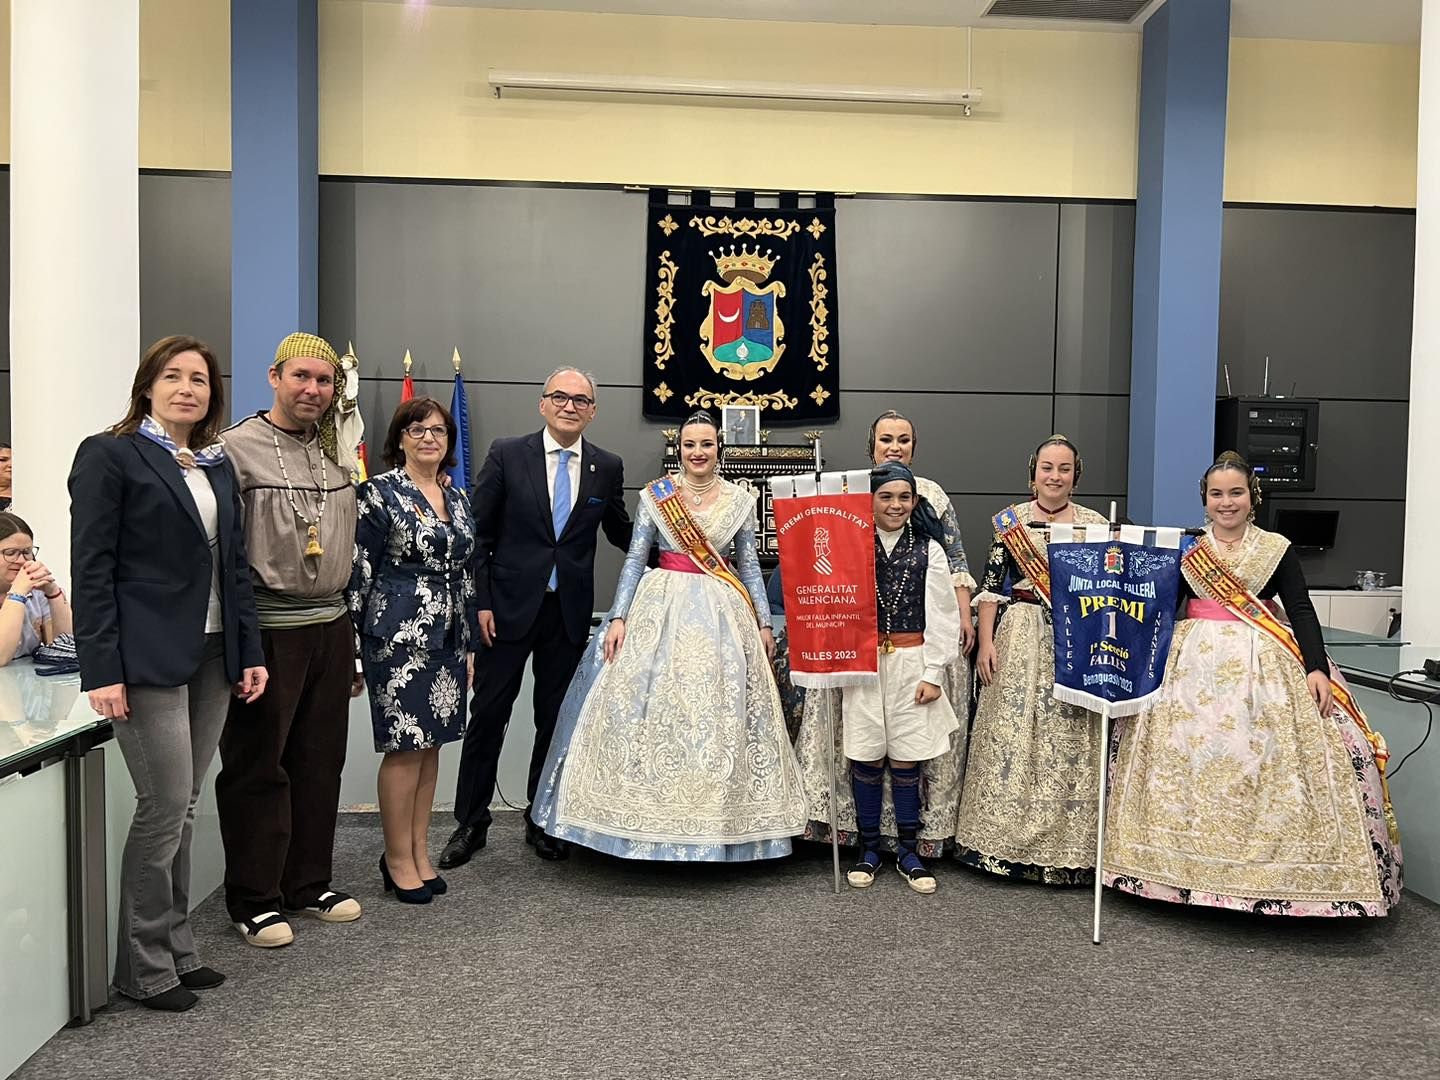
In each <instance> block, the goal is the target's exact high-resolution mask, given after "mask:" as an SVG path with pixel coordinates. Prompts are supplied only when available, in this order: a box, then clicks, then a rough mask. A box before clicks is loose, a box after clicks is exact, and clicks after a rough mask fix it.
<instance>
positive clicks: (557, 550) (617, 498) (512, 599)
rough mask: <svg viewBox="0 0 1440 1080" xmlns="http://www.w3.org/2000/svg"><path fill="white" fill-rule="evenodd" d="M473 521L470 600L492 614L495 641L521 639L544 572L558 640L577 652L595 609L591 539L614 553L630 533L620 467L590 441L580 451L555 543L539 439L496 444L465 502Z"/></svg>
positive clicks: (542, 589)
mask: <svg viewBox="0 0 1440 1080" xmlns="http://www.w3.org/2000/svg"><path fill="white" fill-rule="evenodd" d="M470 508H471V512H472V514H473V516H474V518H475V593H476V603H477V606H478V607H479V609H480V610H481V611H484V610H487V609H488V610H490V611H493V612H494V613H495V633H496V634H497V635H498V636H499V637H502V638H508V639H512V640H513V639H515V638H519V637H523V636H524V635H525V634H526V632H528V631H529V629H530V627H531V626H532V625H533V624H534V622H535V616H536V615H537V614H539V612H540V602H541V601H542V600H543V599H544V598H545V586H546V583H547V582H548V581H549V580H550V570H551V568H552V567H553V568H555V570H556V582H557V589H556V591H557V592H558V593H559V595H560V611H561V614H562V616H563V617H564V620H565V632H566V634H567V635H568V636H569V638H570V640H571V641H573V642H574V643H576V644H577V645H578V644H583V643H584V641H585V637H586V635H587V634H589V632H590V613H591V611H592V610H594V607H595V534H596V530H597V529H599V528H603V529H604V530H605V538H606V539H607V540H609V541H610V543H612V544H614V545H615V546H616V547H618V548H619V549H620V550H621V551H624V550H626V549H627V548H629V546H630V533H631V532H632V531H633V529H634V525H633V523H632V522H631V521H630V515H629V514H628V513H626V511H625V465H624V463H623V462H622V461H621V460H620V458H619V457H617V456H616V455H615V454H612V453H610V452H609V451H608V450H601V449H600V448H599V447H598V446H596V445H595V444H594V443H592V442H591V441H590V440H589V439H586V440H584V442H583V443H582V444H581V454H580V491H579V493H578V494H577V496H576V498H575V508H574V509H573V510H571V511H570V518H569V520H568V521H566V522H565V529H564V532H563V533H562V534H561V535H560V536H559V537H556V535H555V527H554V524H553V518H552V515H551V511H550V488H549V484H548V483H547V482H546V479H545V441H544V436H543V433H542V432H538V431H537V432H535V433H534V434H533V435H520V436H516V437H514V438H508V439H496V440H495V441H494V442H493V443H491V444H490V452H489V453H488V454H486V455H485V464H484V465H482V466H480V474H479V475H478V476H477V477H476V478H475V490H474V492H473V493H472V494H471V496H470Z"/></svg>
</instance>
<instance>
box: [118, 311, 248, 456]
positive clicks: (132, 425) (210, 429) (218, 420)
mask: <svg viewBox="0 0 1440 1080" xmlns="http://www.w3.org/2000/svg"><path fill="white" fill-rule="evenodd" d="M183 352H197V353H199V354H200V356H201V357H202V358H203V359H204V361H205V370H206V374H207V376H208V377H209V379H210V407H209V408H208V409H206V410H205V415H204V416H203V417H201V418H200V421H199V422H198V423H197V424H196V425H195V427H194V428H193V429H191V431H190V439H189V443H190V449H192V450H201V449H203V448H204V447H207V446H209V445H210V444H211V443H213V442H214V441H215V438H216V436H217V435H219V434H220V425H221V424H222V423H224V417H225V380H224V379H223V378H222V377H221V375H220V362H219V361H218V360H216V359H215V353H214V352H213V351H212V350H211V348H210V346H209V345H206V344H205V342H203V341H201V340H200V339H199V338H196V337H190V336H189V335H188V334H171V335H170V336H169V337H163V338H161V339H160V340H159V341H157V342H155V344H154V345H151V346H150V347H149V348H148V349H146V350H145V355H144V356H142V357H141V358H140V366H139V367H138V368H136V369H135V381H134V382H133V383H131V384H130V409H129V411H128V412H126V414H125V419H123V420H121V421H120V422H119V423H118V424H116V425H115V426H114V427H112V428H111V429H110V434H111V435H130V434H132V433H134V432H136V431H139V430H140V421H142V420H144V419H145V417H147V416H149V415H150V406H151V402H150V387H152V386H154V385H155V380H156V379H158V378H160V375H161V373H162V372H163V371H164V370H165V367H166V365H168V364H169V363H170V361H171V360H174V359H175V357H177V356H179V355H180V354H181V353H183Z"/></svg>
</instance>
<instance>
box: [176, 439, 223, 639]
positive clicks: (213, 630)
mask: <svg viewBox="0 0 1440 1080" xmlns="http://www.w3.org/2000/svg"><path fill="white" fill-rule="evenodd" d="M185 486H186V487H188V488H189V489H190V495H191V497H192V498H193V499H194V500H195V509H197V510H199V511H200V523H201V524H202V525H204V526H205V539H206V540H208V541H209V542H210V603H209V605H208V606H207V607H206V609H205V633H207V634H218V633H220V632H221V631H222V630H224V629H225V622H224V619H223V618H222V613H221V608H220V507H219V506H218V505H217V504H216V502H215V489H214V488H212V487H211V486H210V475H209V473H208V472H207V471H206V470H205V469H202V468H199V467H198V466H197V467H196V468H193V469H186V470H185Z"/></svg>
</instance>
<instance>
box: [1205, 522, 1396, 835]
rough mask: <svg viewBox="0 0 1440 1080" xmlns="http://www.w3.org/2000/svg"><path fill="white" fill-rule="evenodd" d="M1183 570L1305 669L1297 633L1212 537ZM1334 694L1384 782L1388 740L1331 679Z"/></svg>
mask: <svg viewBox="0 0 1440 1080" xmlns="http://www.w3.org/2000/svg"><path fill="white" fill-rule="evenodd" d="M1180 567H1181V569H1182V570H1183V571H1184V573H1185V580H1186V581H1187V582H1189V584H1190V587H1191V588H1192V589H1194V590H1195V595H1196V596H1198V597H1201V598H1202V599H1206V600H1213V601H1215V602H1216V603H1218V604H1220V605H1222V606H1223V607H1225V608H1226V609H1227V610H1228V611H1230V612H1231V613H1233V614H1234V615H1235V616H1236V617H1237V618H1238V619H1239V620H1240V621H1241V622H1243V623H1245V624H1246V625H1248V626H1250V627H1252V628H1254V629H1256V630H1258V631H1260V632H1261V633H1263V634H1265V635H1267V636H1268V637H1269V638H1270V639H1271V640H1272V641H1274V642H1275V643H1276V644H1277V645H1279V646H1280V647H1281V648H1283V649H1284V650H1285V651H1286V652H1288V653H1289V654H1290V655H1291V656H1293V657H1294V658H1295V659H1296V660H1297V661H1298V662H1299V663H1300V664H1301V666H1304V663H1305V658H1304V655H1303V654H1302V653H1301V652H1300V644H1299V642H1297V641H1296V640H1295V634H1294V632H1293V631H1291V629H1290V628H1289V627H1288V626H1286V625H1285V624H1284V623H1283V622H1281V621H1280V620H1279V619H1278V618H1276V616H1275V613H1274V612H1273V611H1271V610H1270V608H1269V607H1268V606H1267V605H1266V604H1265V603H1264V602H1263V601H1262V600H1261V599H1260V598H1259V597H1257V596H1256V595H1255V594H1254V593H1252V592H1251V591H1250V589H1249V588H1248V587H1247V586H1246V585H1245V583H1244V582H1243V581H1241V580H1240V579H1239V578H1238V577H1236V576H1235V574H1234V572H1233V571H1232V570H1231V569H1230V567H1228V566H1226V565H1225V563H1224V562H1222V561H1221V559H1220V556H1219V555H1218V554H1217V552H1216V551H1215V548H1214V547H1213V546H1212V545H1211V543H1210V538H1209V537H1208V536H1202V537H1201V538H1200V539H1199V540H1198V541H1196V542H1195V544H1194V545H1193V546H1192V547H1191V548H1190V550H1189V551H1187V552H1186V553H1185V554H1184V555H1183V556H1181V558H1180ZM1330 693H1331V694H1332V695H1333V697H1334V699H1335V704H1336V705H1337V706H1338V707H1339V709H1340V711H1341V712H1343V713H1344V714H1345V715H1346V716H1348V717H1349V718H1350V719H1351V720H1353V721H1354V722H1355V726H1356V727H1358V728H1359V729H1360V731H1361V732H1362V733H1363V734H1364V736H1365V741H1366V742H1368V743H1369V744H1370V748H1371V749H1372V750H1373V751H1374V753H1375V765H1376V767H1377V768H1378V769H1379V770H1380V779H1381V781H1382V783H1383V782H1384V780H1385V763H1386V762H1387V761H1389V760H1390V749H1389V747H1387V746H1386V745H1385V737H1384V736H1383V735H1381V734H1380V733H1379V732H1378V731H1374V730H1372V729H1371V727H1370V724H1369V722H1368V721H1367V720H1366V719H1365V712H1364V710H1363V709H1361V708H1360V703H1359V702H1358V701H1356V700H1355V698H1354V696H1353V695H1351V693H1350V691H1349V690H1348V689H1346V688H1345V687H1344V686H1342V685H1341V684H1340V683H1338V682H1336V681H1335V680H1334V678H1333V677H1332V678H1331V679H1330ZM1385 805H1386V813H1387V815H1388V813H1389V805H1390V795H1389V790H1388V787H1387V790H1386V793H1385Z"/></svg>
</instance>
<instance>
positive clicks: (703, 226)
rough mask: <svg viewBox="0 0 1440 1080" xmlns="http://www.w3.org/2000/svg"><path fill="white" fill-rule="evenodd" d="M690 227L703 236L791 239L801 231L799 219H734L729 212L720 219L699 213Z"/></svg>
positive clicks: (693, 218) (692, 220)
mask: <svg viewBox="0 0 1440 1080" xmlns="http://www.w3.org/2000/svg"><path fill="white" fill-rule="evenodd" d="M690 227H691V228H693V229H699V230H700V235H702V236H750V237H757V236H777V237H779V238H780V239H781V240H789V239H790V237H792V236H794V235H795V234H796V233H797V232H799V231H800V223H799V222H798V221H786V220H785V219H784V218H779V217H777V218H763V217H762V218H760V220H758V221H756V220H754V219H752V218H748V217H742V218H739V219H736V220H732V219H731V218H730V216H729V215H728V214H727V215H725V216H724V217H722V218H718V219H717V218H716V217H715V216H714V215H713V214H709V215H706V216H705V217H703V218H702V217H700V216H699V215H698V214H697V215H696V216H695V217H692V218H691V219H690Z"/></svg>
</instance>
